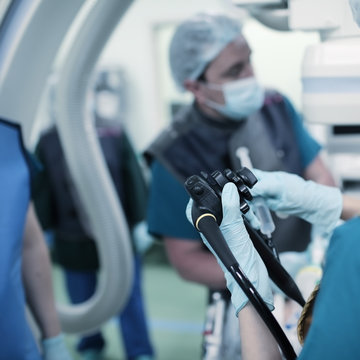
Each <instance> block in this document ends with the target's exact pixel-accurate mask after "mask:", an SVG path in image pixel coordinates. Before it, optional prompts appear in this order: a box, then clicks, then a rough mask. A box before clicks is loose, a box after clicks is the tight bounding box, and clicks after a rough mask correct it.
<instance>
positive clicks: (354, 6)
mask: <svg viewBox="0 0 360 360" xmlns="http://www.w3.org/2000/svg"><path fill="white" fill-rule="evenodd" d="M349 4H350V7H351V11H352V14H353V18H354V20H355V22H356V23H357V24H358V25H359V26H360V1H359V0H349Z"/></svg>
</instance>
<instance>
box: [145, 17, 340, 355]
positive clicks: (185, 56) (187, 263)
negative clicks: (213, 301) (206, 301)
mask: <svg viewBox="0 0 360 360" xmlns="http://www.w3.org/2000/svg"><path fill="white" fill-rule="evenodd" d="M170 67H171V71H172V75H173V78H174V80H175V82H176V84H177V86H178V87H179V88H180V89H181V90H183V91H188V92H190V93H191V94H192V96H193V100H194V101H193V103H192V104H191V105H190V106H186V107H184V108H182V109H180V110H179V112H178V113H176V115H175V117H174V121H173V122H172V124H171V125H170V126H169V127H168V128H167V129H165V130H164V131H163V132H162V133H161V134H160V135H159V136H158V138H157V139H155V141H154V142H153V143H152V144H151V145H150V146H149V148H148V149H147V150H146V152H145V157H146V159H147V160H148V163H149V165H150V166H151V175H152V181H151V188H150V197H149V205H148V216H147V219H148V225H149V231H150V232H151V233H152V234H155V235H157V236H160V237H162V238H163V239H164V244H165V248H166V251H167V255H168V258H169V260H170V262H171V264H172V265H173V266H174V267H175V269H176V270H177V271H178V273H179V274H180V276H181V277H183V278H184V279H186V280H188V281H193V282H196V283H199V284H203V285H205V286H207V287H208V288H209V289H210V290H211V292H212V291H221V292H223V290H224V289H226V287H225V280H224V275H223V272H222V271H221V268H220V267H219V266H218V265H217V263H216V260H215V259H214V257H213V256H212V254H211V253H210V252H208V251H207V249H206V248H204V246H203V244H202V242H201V240H200V237H199V234H198V233H197V232H196V231H195V229H194V228H193V227H192V226H191V224H189V223H188V221H187V219H186V216H185V208H186V204H187V201H188V195H187V193H186V191H185V189H184V186H183V183H184V181H185V180H186V178H187V177H189V176H191V175H194V174H200V172H201V171H205V172H207V173H211V172H213V171H214V170H223V169H225V168H231V169H233V170H238V169H240V167H241V166H242V165H244V164H245V163H246V162H248V161H249V160H250V162H251V164H252V166H253V167H257V168H259V169H263V170H283V171H288V172H291V173H295V174H298V175H300V176H302V177H304V178H306V179H311V180H314V181H316V182H319V183H323V184H327V185H334V184H335V182H334V180H333V177H332V175H331V173H330V172H329V170H328V169H327V168H326V166H325V165H324V163H323V161H322V159H321V156H320V149H321V147H320V145H319V144H318V143H317V142H316V141H315V140H314V139H313V138H312V137H311V136H310V135H309V133H308V132H307V131H306V129H305V127H304V126H303V124H302V120H301V118H300V116H299V115H298V114H297V112H296V111H295V109H294V107H293V106H292V104H291V102H290V101H289V100H288V99H287V98H286V97H285V96H284V95H282V94H280V93H279V92H277V91H275V90H273V89H267V90H265V89H264V88H263V87H262V86H261V84H260V83H259V82H258V80H257V79H256V76H255V71H254V69H253V66H252V63H251V47H250V46H249V44H248V42H247V41H246V39H245V37H244V36H243V34H242V32H241V25H240V23H239V21H238V20H236V19H234V18H231V17H229V16H225V15H221V14H206V13H203V14H197V15H194V16H193V17H191V18H189V19H187V20H185V21H184V22H182V23H181V24H180V25H179V26H178V27H177V29H176V31H175V34H174V36H173V38H172V40H171V44H170ZM273 219H274V222H275V225H276V230H275V232H274V233H273V234H272V237H273V240H274V243H275V246H276V248H277V249H278V251H279V252H285V251H298V252H300V251H304V250H305V249H306V248H307V246H308V244H309V242H310V230H311V228H310V225H309V224H308V223H306V222H305V221H303V220H301V219H298V218H295V217H288V218H287V219H280V218H278V217H277V216H276V215H275V214H273ZM290 233H291V234H292V236H291V237H289V236H288V234H290ZM226 293H227V292H226ZM227 294H228V293H227ZM225 296H226V295H225ZM224 358H225V357H224ZM230 358H231V355H230Z"/></svg>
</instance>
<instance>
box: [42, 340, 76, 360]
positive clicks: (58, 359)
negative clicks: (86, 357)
mask: <svg viewBox="0 0 360 360" xmlns="http://www.w3.org/2000/svg"><path fill="white" fill-rule="evenodd" d="M42 348H43V357H44V360H72V357H71V355H70V353H69V351H68V349H67V347H66V345H65V340H64V336H63V334H59V335H57V336H54V337H51V338H47V339H44V340H43V341H42Z"/></svg>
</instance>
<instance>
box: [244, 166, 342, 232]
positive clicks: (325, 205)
mask: <svg viewBox="0 0 360 360" xmlns="http://www.w3.org/2000/svg"><path fill="white" fill-rule="evenodd" d="M253 173H254V175H255V176H256V177H257V178H258V183H257V184H255V186H254V187H253V188H252V189H251V193H252V195H253V196H262V197H264V199H265V202H266V204H267V206H268V207H269V208H270V209H271V210H273V211H279V212H281V213H285V214H288V215H295V216H298V217H300V218H302V219H304V220H306V221H308V222H310V223H311V224H314V225H317V226H318V227H319V230H320V231H321V232H322V233H323V235H324V236H330V235H331V233H332V231H333V230H334V228H335V226H336V224H337V221H338V220H339V219H340V215H341V211H342V195H341V192H340V190H339V189H338V188H335V187H331V186H325V185H320V184H317V183H315V182H313V181H310V180H309V181H305V180H304V179H302V178H301V177H300V176H297V175H294V174H289V173H285V172H281V171H274V172H265V171H261V170H257V169H253Z"/></svg>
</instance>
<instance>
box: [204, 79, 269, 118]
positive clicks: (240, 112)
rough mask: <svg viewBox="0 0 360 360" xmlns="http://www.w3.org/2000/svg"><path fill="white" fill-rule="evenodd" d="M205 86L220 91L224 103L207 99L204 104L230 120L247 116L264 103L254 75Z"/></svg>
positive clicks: (261, 89)
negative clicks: (222, 83)
mask: <svg viewBox="0 0 360 360" xmlns="http://www.w3.org/2000/svg"><path fill="white" fill-rule="evenodd" d="M207 86H208V87H209V88H210V89H215V90H220V91H222V92H223V94H224V98H225V104H224V105H221V104H218V103H216V102H214V101H212V100H207V101H206V104H207V105H208V106H209V107H211V108H213V109H215V110H216V111H218V112H219V113H220V114H222V115H224V116H226V117H228V118H230V119H232V120H242V119H244V118H246V117H248V116H249V115H251V114H252V113H254V112H255V111H257V110H259V109H260V108H261V106H262V105H263V103H264V98H265V92H264V89H263V87H261V86H260V84H259V83H258V82H257V81H256V79H255V78H254V77H251V78H246V79H240V80H235V81H232V82H229V83H226V84H224V85H217V84H207Z"/></svg>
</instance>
